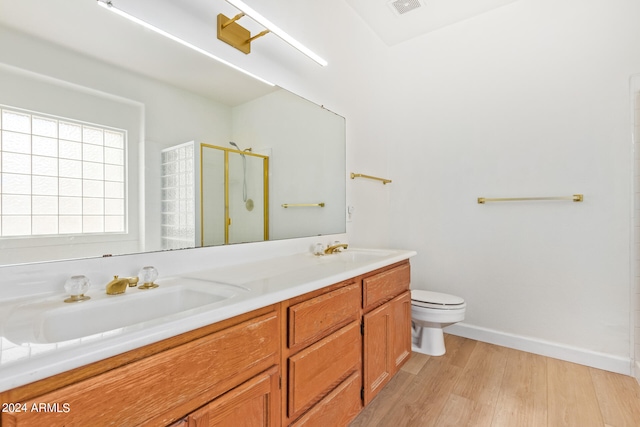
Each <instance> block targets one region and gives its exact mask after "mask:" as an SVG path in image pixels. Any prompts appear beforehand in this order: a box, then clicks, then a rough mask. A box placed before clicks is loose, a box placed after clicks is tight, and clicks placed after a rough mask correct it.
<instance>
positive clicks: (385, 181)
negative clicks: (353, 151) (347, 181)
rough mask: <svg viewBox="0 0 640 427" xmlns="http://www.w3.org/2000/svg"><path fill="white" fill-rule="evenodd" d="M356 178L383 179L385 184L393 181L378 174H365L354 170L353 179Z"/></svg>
mask: <svg viewBox="0 0 640 427" xmlns="http://www.w3.org/2000/svg"><path fill="white" fill-rule="evenodd" d="M356 178H367V179H375V180H378V181H382V183H383V184H389V183H391V180H390V179H386V178H378V177H377V176H371V175H364V174H361V173H353V172H351V179H356Z"/></svg>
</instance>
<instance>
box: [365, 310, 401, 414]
mask: <svg viewBox="0 0 640 427" xmlns="http://www.w3.org/2000/svg"><path fill="white" fill-rule="evenodd" d="M391 314H392V313H391V305H390V304H384V305H382V306H380V307H378V308H377V309H375V310H373V311H372V312H370V313H367V314H365V315H364V320H363V321H364V338H363V340H364V372H363V382H364V404H365V406H366V405H367V404H368V403H369V402H371V400H372V399H373V398H374V397H375V395H376V394H377V393H378V392H379V391H380V389H381V388H382V387H383V386H384V385H385V384H386V383H387V382H388V381H389V380H390V379H391V375H393V370H394V365H393V363H392V361H391V354H390V348H391V322H392V316H391Z"/></svg>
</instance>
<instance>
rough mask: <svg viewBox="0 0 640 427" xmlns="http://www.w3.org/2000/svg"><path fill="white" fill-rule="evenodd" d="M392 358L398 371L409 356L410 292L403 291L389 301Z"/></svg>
mask: <svg viewBox="0 0 640 427" xmlns="http://www.w3.org/2000/svg"><path fill="white" fill-rule="evenodd" d="M390 304H391V311H392V316H393V319H392V327H393V334H392V345H393V348H392V360H393V366H394V371H396V372H397V371H398V370H399V369H400V367H402V365H404V363H405V362H406V361H407V360H409V358H410V357H411V292H405V293H404V294H402V295H400V296H398V297H397V298H395V299H394V300H393V301H391V303H390Z"/></svg>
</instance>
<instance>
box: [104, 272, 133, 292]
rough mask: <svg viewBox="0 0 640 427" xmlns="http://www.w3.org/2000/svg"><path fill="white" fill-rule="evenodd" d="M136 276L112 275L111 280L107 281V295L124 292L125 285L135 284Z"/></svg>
mask: <svg viewBox="0 0 640 427" xmlns="http://www.w3.org/2000/svg"><path fill="white" fill-rule="evenodd" d="M137 285H138V278H137V277H135V276H134V277H118V276H113V280H112V281H110V282H109V283H107V295H118V294H124V292H125V291H126V290H127V286H131V287H134V286H137Z"/></svg>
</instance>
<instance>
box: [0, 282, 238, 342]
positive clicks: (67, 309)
mask: <svg viewBox="0 0 640 427" xmlns="http://www.w3.org/2000/svg"><path fill="white" fill-rule="evenodd" d="M181 281H182V280H180V279H179V280H176V283H180V282H181ZM102 292H104V291H102ZM239 292H243V290H242V289H239V288H234V287H231V286H226V285H220V284H216V283H213V282H210V283H206V282H201V281H194V280H192V279H184V284H174V285H168V286H167V285H161V286H160V287H159V288H156V289H151V290H139V289H135V288H130V289H129V290H127V292H126V293H124V294H121V295H106V294H102V293H100V294H98V293H97V292H96V294H95V295H92V299H90V300H87V301H83V302H80V303H71V304H66V303H63V302H62V299H60V298H55V299H54V298H47V299H46V300H40V301H34V302H29V303H25V304H21V305H18V306H16V307H14V309H13V310H12V311H11V312H10V313H9V314H8V316H7V318H6V321H5V322H3V325H2V335H3V336H4V337H5V338H7V339H9V340H10V341H12V342H14V343H16V344H24V343H43V344H44V343H57V342H62V341H67V340H73V339H78V338H86V337H91V336H95V335H96V334H104V335H110V334H113V333H119V332H121V331H122V328H126V327H132V326H137V327H144V326H145V325H144V324H145V322H154V324H157V322H158V321H163V320H173V319H175V318H179V317H180V316H184V315H188V314H190V313H193V311H194V309H197V308H199V307H204V306H208V305H210V304H215V303H218V302H221V301H225V300H228V299H229V298H232V297H234V296H235V295H237V294H238V293H239Z"/></svg>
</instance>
